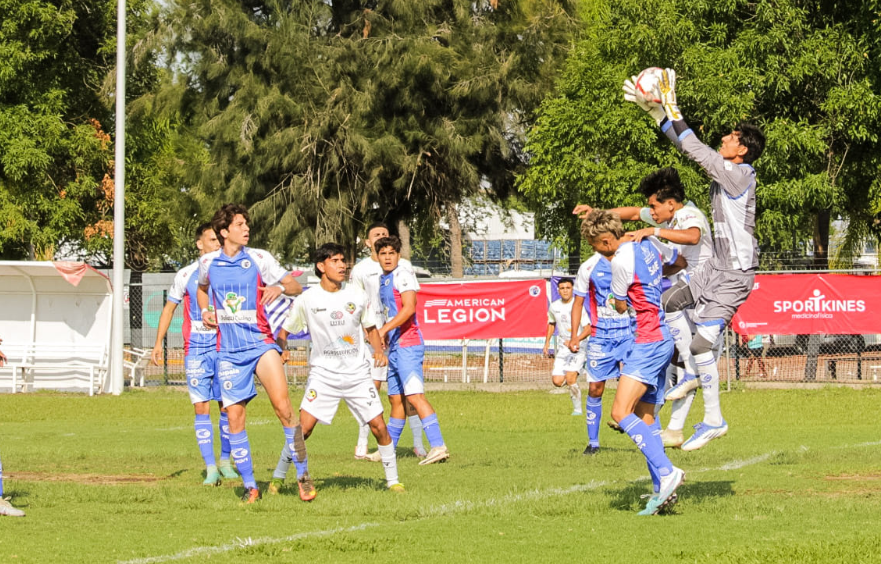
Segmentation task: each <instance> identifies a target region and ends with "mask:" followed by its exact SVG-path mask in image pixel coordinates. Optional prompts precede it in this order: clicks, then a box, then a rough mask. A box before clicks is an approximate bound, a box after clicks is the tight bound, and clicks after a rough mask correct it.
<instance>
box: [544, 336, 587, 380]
mask: <svg viewBox="0 0 881 564" xmlns="http://www.w3.org/2000/svg"><path fill="white" fill-rule="evenodd" d="M586 344H587V343H583V344H582V346H581V348H579V349H578V352H577V353H574V352H572V351H570V350H569V347H560V348H559V349H558V350H555V351H554V369H553V370H552V371H551V376H565V375H566V374H567V373H568V372H581V371H582V370H584V345H586Z"/></svg>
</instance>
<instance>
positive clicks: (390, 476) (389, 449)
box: [376, 443, 398, 487]
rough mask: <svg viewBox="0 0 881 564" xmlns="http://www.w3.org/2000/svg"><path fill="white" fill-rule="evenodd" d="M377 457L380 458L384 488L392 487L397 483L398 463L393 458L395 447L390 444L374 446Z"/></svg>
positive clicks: (394, 457) (395, 458)
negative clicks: (377, 452)
mask: <svg viewBox="0 0 881 564" xmlns="http://www.w3.org/2000/svg"><path fill="white" fill-rule="evenodd" d="M376 447H377V449H379V455H380V456H381V457H382V469H383V470H385V483H386V486H388V487H392V486H394V485H395V484H397V483H398V461H397V457H396V456H395V447H394V445H393V444H392V443H389V444H387V445H376Z"/></svg>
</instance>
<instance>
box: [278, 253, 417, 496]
mask: <svg viewBox="0 0 881 564" xmlns="http://www.w3.org/2000/svg"><path fill="white" fill-rule="evenodd" d="M314 260H315V275H316V276H320V277H321V282H320V283H319V285H318V286H316V287H314V288H312V289H311V290H310V291H308V292H306V293H304V294H303V295H301V296H300V297H299V298H297V301H296V302H294V307H293V308H292V309H291V311H290V313H289V314H288V319H287V321H286V322H285V324H284V329H285V330H286V331H289V332H291V333H298V332H300V331H302V330H303V329H308V331H309V335H310V336H311V338H312V355H311V358H310V360H309V364H310V370H309V380H308V381H307V382H306V393H305V395H304V396H303V401H302V403H301V404H300V425H301V426H302V427H303V436H304V437H305V438H307V439H308V438H309V435H310V434H311V433H312V429H314V428H315V424H316V423H318V422H321V423H323V424H325V425H330V423H331V422H332V421H333V417H334V415H335V414H336V410H337V407H339V403H340V400H345V402H346V404H347V405H348V406H349V409H350V410H351V411H352V413H353V414H354V415H355V417H356V419H357V420H358V422H359V423H361V424H362V425H369V427H370V430H371V431H372V432H373V436H374V437H376V444H377V445H378V450H379V452H380V454H381V456H382V463H383V467H384V469H385V478H386V483H387V485H388V488H389V489H390V490H392V491H398V492H402V491H404V486H403V484H401V483H399V482H398V466H397V462H396V459H395V447H394V446H393V445H392V439H391V437H390V436H389V432H388V429H387V428H386V425H385V421H383V418H382V402H381V401H380V399H379V394H378V392H377V390H376V386H375V385H374V384H373V380H372V378H371V367H373V366H376V365H385V364H386V363H387V362H388V361H387V360H386V357H385V355H384V354H383V353H382V342H381V341H380V340H379V332H378V331H377V329H376V320H377V315H376V311H375V309H374V308H375V305H374V304H372V303H371V302H370V299H369V298H368V296H367V294H366V293H365V292H364V291H363V290H361V289H360V288H358V287H356V286H355V285H353V284H350V285H348V286H346V288H345V289H343V287H342V286H343V282H344V281H345V279H346V268H347V265H346V258H345V249H344V248H343V246H342V245H338V244H336V243H325V244H324V245H321V246H320V247H318V249H316V251H315V254H314ZM365 331H366V333H367V339H368V340H369V341H372V344H373V347H372V350H373V351H374V352H373V354H372V355H371V357H368V356H367V355H366V352H365V348H366V347H365V342H364V333H365ZM285 462H286V463H287V465H288V467H289V466H290V460H287V461H285ZM286 473H287V468H285V467H280V468H277V469H276V474H275V475H274V476H273V482H276V481H278V482H279V483H277V486H280V482H283V481H284V474H286Z"/></svg>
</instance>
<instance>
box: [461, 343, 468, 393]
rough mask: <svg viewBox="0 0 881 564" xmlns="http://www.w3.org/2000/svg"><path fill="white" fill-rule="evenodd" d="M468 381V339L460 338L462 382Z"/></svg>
mask: <svg viewBox="0 0 881 564" xmlns="http://www.w3.org/2000/svg"><path fill="white" fill-rule="evenodd" d="M467 381H468V339H462V383H463V384H464V383H466V382H467Z"/></svg>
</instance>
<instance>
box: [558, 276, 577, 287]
mask: <svg viewBox="0 0 881 564" xmlns="http://www.w3.org/2000/svg"><path fill="white" fill-rule="evenodd" d="M560 284H571V285H573V286H574V285H575V282H573V281H572V279H571V278H560V279H559V280H557V288H559V287H560Z"/></svg>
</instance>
